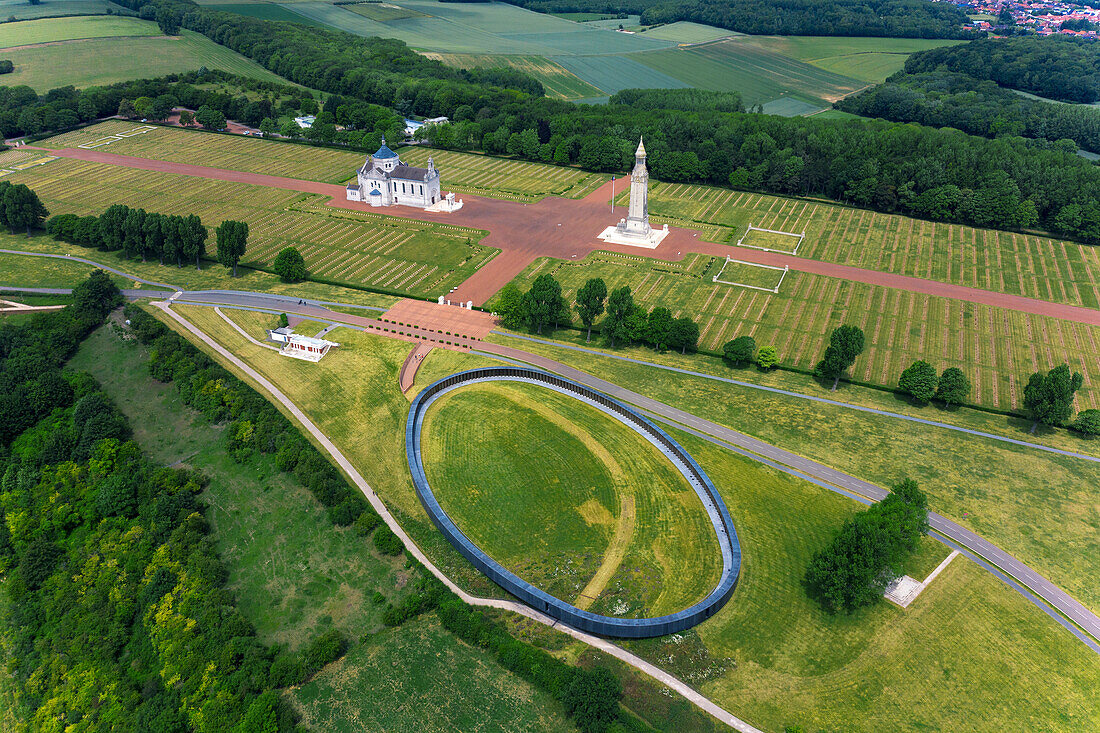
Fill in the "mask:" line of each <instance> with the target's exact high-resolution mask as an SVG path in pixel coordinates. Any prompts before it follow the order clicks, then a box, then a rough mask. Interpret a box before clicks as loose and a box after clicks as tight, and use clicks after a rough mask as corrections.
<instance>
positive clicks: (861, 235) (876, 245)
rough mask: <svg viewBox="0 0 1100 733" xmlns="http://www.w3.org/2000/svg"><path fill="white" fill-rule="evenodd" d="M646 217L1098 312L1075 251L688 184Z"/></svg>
mask: <svg viewBox="0 0 1100 733" xmlns="http://www.w3.org/2000/svg"><path fill="white" fill-rule="evenodd" d="M620 200H621V201H623V202H624V203H625V201H626V198H625V197H620ZM649 210H650V214H651V215H653V216H656V217H660V219H661V221H668V222H669V223H682V224H683V225H684V226H692V227H698V226H699V224H700V223H702V224H704V226H703V227H702V229H703V230H704V232H705V234H704V236H706V237H708V238H713V239H714V241H721V242H728V243H730V244H733V243H735V242H736V241H737V240H738V238H739V237H740V236H741V235H742V234H744V232H745V230H746V228H747V226H748V225H749V224H752V225H753V226H755V227H760V228H763V229H776V230H780V231H785V232H805V233H806V238H805V239H804V240H803V241H802V245H801V246H800V247H799V248H798V256H799V257H806V258H808V259H814V260H824V261H827V262H837V263H840V264H844V265H852V266H853V267H862V268H866V269H869V270H881V271H883V272H896V273H898V274H901V275H911V276H913V277H920V278H925V279H929V280H939V281H941V282H947V283H954V284H957V285H966V286H969V287H975V288H981V289H983V290H993V291H997V292H1003V293H1010V294H1013V295H1022V296H1026V297H1029V298H1039V299H1040V300H1050V301H1054V302H1057V303H1068V304H1070V305H1081V306H1085V307H1087V308H1097V307H1100V289H1098V286H1097V284H1096V283H1097V281H1098V275H1100V254H1098V252H1097V250H1096V249H1095V248H1093V247H1088V246H1084V245H1081V244H1076V243H1073V242H1067V241H1063V240H1057V239H1050V238H1048V237H1041V236H1036V235H1032V234H1019V233H1014V232H1000V231H995V230H990V229H976V228H974V227H968V226H962V225H958V224H945V223H942V222H931V221H923V220H920V219H911V218H909V217H906V216H901V215H896V214H882V213H877V212H872V211H867V210H864V209H853V208H847V207H844V206H838V205H835V204H829V203H823V202H816V201H805V200H797V199H788V198H782V197H779V196H770V195H766V194H756V193H748V192H742V191H731V190H729V189H724V188H710V187H706V186H693V185H686V184H668V183H656V184H653V185H651V186H650V194H649ZM711 227H713V228H711ZM757 234H758V233H757V232H754V233H753V236H756V235H757Z"/></svg>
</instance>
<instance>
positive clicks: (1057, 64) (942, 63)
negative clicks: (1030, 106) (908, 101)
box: [905, 35, 1100, 104]
mask: <svg viewBox="0 0 1100 733" xmlns="http://www.w3.org/2000/svg"><path fill="white" fill-rule="evenodd" d="M939 69H943V70H946V71H953V72H957V73H960V74H966V75H967V76H971V77H974V78H975V79H984V80H987V81H994V82H996V83H997V84H1000V85H1001V86H1003V87H1009V88H1012V89H1019V90H1021V91H1025V92H1031V93H1032V94H1038V95H1039V96H1041V97H1049V98H1050V99H1057V100H1060V101H1063V102H1079V103H1084V104H1092V103H1093V102H1095V101H1097V100H1100V54H1098V53H1097V47H1096V45H1095V44H1094V41H1093V40H1091V39H1081V38H1074V37H1072V36H1059V35H1052V36H1033V35H1027V36H1012V37H1010V38H986V39H982V40H978V41H975V42H973V43H964V44H961V45H958V46H944V47H942V48H933V49H929V50H928V51H920V52H918V53H915V54H913V55H912V56H910V57H909V58H907V59H906V60H905V71H906V73H909V74H920V73H924V72H930V71H936V70H939Z"/></svg>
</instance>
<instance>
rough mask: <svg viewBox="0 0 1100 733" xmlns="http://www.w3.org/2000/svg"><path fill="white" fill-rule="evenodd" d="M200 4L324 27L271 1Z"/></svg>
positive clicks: (233, 11)
mask: <svg viewBox="0 0 1100 733" xmlns="http://www.w3.org/2000/svg"><path fill="white" fill-rule="evenodd" d="M199 4H200V5H214V6H215V8H216V9H217V10H223V11H225V12H227V13H238V14H240V15H248V16H251V17H253V18H260V19H261V20H277V21H282V22H287V23H301V24H302V25H312V26H316V27H318V28H323V27H325V24H324V23H318V22H317V21H315V20H313V19H311V18H307V17H305V16H304V15H300V14H298V13H295V12H292V11H290V10H287V9H286V8H284V7H283V6H282V5H276V4H275V3H272V2H266V0H264V1H261V2H243V3H242V2H236V0H232V1H231V2H226V3H221V2H219V3H199Z"/></svg>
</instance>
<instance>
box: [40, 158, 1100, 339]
mask: <svg viewBox="0 0 1100 733" xmlns="http://www.w3.org/2000/svg"><path fill="white" fill-rule="evenodd" d="M50 152H51V153H52V154H53V155H57V156H59V157H64V158H76V159H79V160H87V161H92V162H97V163H105V164H109V165H118V166H124V167H128V168H137V169H141V170H150V171H160V172H165V173H174V174H177V175H184V176H195V177H198V178H205V179H209V180H217V181H230V182H235V183H247V184H252V185H256V186H266V187H269V188H279V189H284V190H290V191H302V192H305V193H315V194H321V195H324V196H330V197H332V198H331V201H329V203H328V205H329V206H333V207H338V208H344V209H354V210H359V211H374V212H375V213H377V209H373V208H371V206H370V205H369V204H364V203H358V202H354V201H347V200H346V197H345V192H344V188H343V187H342V186H339V185H333V184H328V183H318V182H316V181H303V180H299V179H295V178H284V177H280V176H269V175H265V174H262V173H245V172H243V171H233V170H227V169H224V168H212V167H209V166H201V165H191V164H187V163H173V162H169V161H163V160H152V159H149V158H140V157H136V156H132V155H119V154H116V153H108V152H105V151H100V150H85V149H83V148H62V149H60V150H50ZM610 187H611V184H610V182H609V183H608V184H605V185H604V186H602V187H600V188H599V189H597V190H596V191H594V192H593V193H591V194H589V195H588V196H586V197H585V198H583V199H579V200H578V199H563V198H557V197H553V196H550V197H547V198H544V199H543V200H541V201H539V202H537V203H533V204H523V203H518V202H513V201H502V200H499V199H490V198H484V197H480V196H463V200H464V201H465V202H466V204H465V205H464V206H463V207H462V208H461V209H460V210H458V211H456V212H454V213H450V214H444V213H438V212H427V211H421V210H419V209H415V208H412V207H407V206H406V207H401V209H400V210H399V212H398V214H399V216H400V217H401V218H405V219H416V220H419V221H432V222H438V223H445V224H451V225H455V226H466V227H471V228H474V229H482V230H485V231H487V232H489V235H488V236H487V237H485V238H484V239H482V240H481V241H480V242H479V243H480V244H482V245H484V246H487V247H495V248H497V249H500V250H501V254H499V255H497V256H496V257H494V258H493V259H492V260H490V261H489V262H488V263H486V264H485V265H483V266H482V267H481V268H480V269H479V270H477V271H476V272H475V273H474V274H473V275H472V276H470V277H469V278H468V279H467V280H466V281H465V282H463V283H462V284H461V285H459V287H458V289H457V290H456V291H455V292H454V293H453V294H452V296H453V298H454V299H455V300H461V301H466V300H472V301H474V302H475V303H477V304H482V303H484V302H485V301H487V300H488V299H489V298H491V297H492V296H493V295H494V294H495V293H496V292H497V291H498V290H500V289H501V288H502V287H504V285H506V284H507V283H508V282H509V281H511V280H512V278H514V277H515V276H516V275H517V274H519V273H520V272H521V271H522V270H523V269H524V268H525V267H526V266H527V265H529V264H530V263H531V262H533V261H534V260H535V259H537V258H539V257H555V258H557V259H562V260H573V259H577V260H579V259H582V258H584V257H585V256H587V255H588V254H589V253H590V252H593V251H595V250H610V251H614V252H623V253H626V254H630V255H633V256H635V257H646V258H655V259H661V260H666V261H678V260H681V259H683V258H684V257H685V256H686V255H687V254H688V253H689V252H700V253H703V254H710V255H714V256H717V257H725V256H726V255H731V256H735V257H736V258H737V259H741V260H745V261H748V262H755V263H758V264H764V265H772V266H774V267H789V268H790V269H792V270H796V271H800V272H807V273H812V274H815V275H822V276H825V277H833V278H841V279H844V280H850V281H852V282H861V283H868V284H871V285H878V286H882V287H886V288H893V289H896V290H905V291H908V292H912V293H921V294H925V295H935V296H938V297H943V298H952V299H955V300H962V301H967V302H971V303H980V304H983V305H989V306H994V307H998V308H1006V309H1008V310H1014V311H1020V312H1023V313H1031V314H1035V315H1041V316H1049V317H1052V318H1060V319H1062V320H1066V321H1074V322H1077V323H1088V324H1091V325H1100V310H1095V309H1091V308H1083V307H1080V306H1072V305H1065V304H1061V303H1051V302H1048V301H1044V300H1038V299H1035V298H1024V297H1022V296H1018V295H1008V294H1006V293H998V292H994V291H990V290H981V289H979V288H971V287H966V286H963V285H952V284H949V283H943V282H938V281H935V280H925V279H922V278H917V277H910V276H907V275H898V274H895V273H890V272H880V271H877V270H865V269H863V268H859V267H851V266H849V265H839V264H836V263H832V262H821V261H819V260H810V259H805V258H802V257H796V256H792V255H785V254H782V253H779V252H765V251H763V250H757V249H753V248H749V247H732V246H730V245H726V244H718V243H714V242H705V241H702V240H701V239H700V238H699V233H698V232H697V231H694V230H692V229H684V228H679V227H674V228H672V229H671V230H670V233H669V235H668V236H667V237H666V238H665V240H664V241H663V242H662V243H661V244H660V246H658V247H657V248H656V249H652V250H647V249H642V248H639V247H630V246H623V245H613V244H605V243H603V242H600V241H599V240H597V239H596V235H597V234H598V233H599V232H600V231H602V230H603V229H604V227H606V226H607V225H608V224H613V223H614V222H615V221H616V220H617V218H618V217H619V216H620V214H621V213H622V212H621V210H620V211H618V212H614V211H612V210H611V208H610V207H609V205H608V203H609V200H610V190H611V188H610ZM387 213H391V212H387Z"/></svg>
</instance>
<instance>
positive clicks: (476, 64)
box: [424, 53, 602, 99]
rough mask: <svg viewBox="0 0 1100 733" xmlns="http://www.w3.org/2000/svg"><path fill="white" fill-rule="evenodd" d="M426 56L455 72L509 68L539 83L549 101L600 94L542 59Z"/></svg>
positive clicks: (499, 55) (575, 77)
mask: <svg viewBox="0 0 1100 733" xmlns="http://www.w3.org/2000/svg"><path fill="white" fill-rule="evenodd" d="M424 55H425V56H428V57H429V58H434V59H438V60H440V61H442V62H443V63H445V64H447V65H448V66H453V67H455V68H457V69H479V68H493V67H501V66H505V67H511V68H513V69H518V70H519V71H523V72H525V73H527V74H530V75H531V76H533V77H535V78H536V79H538V80H539V81H540V82H542V86H543V88H545V89H546V95H547V96H548V97H557V98H558V99H583V98H586V97H595V96H599V95H600V94H601V93H602V92H601V91H600V90H599V89H597V88H596V87H594V86H592V85H591V84H589V83H588V82H586V81H582V80H581V79H580V78H579V77H577V76H576V75H575V74H573V73H572V72H571V71H569V70H567V69H566V68H565V67H564V66H562V65H561V64H559V63H557V62H556V61H551V60H550V59H547V58H544V57H541V56H516V55H511V54H472V53H464V54H458V53H425V54H424Z"/></svg>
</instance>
